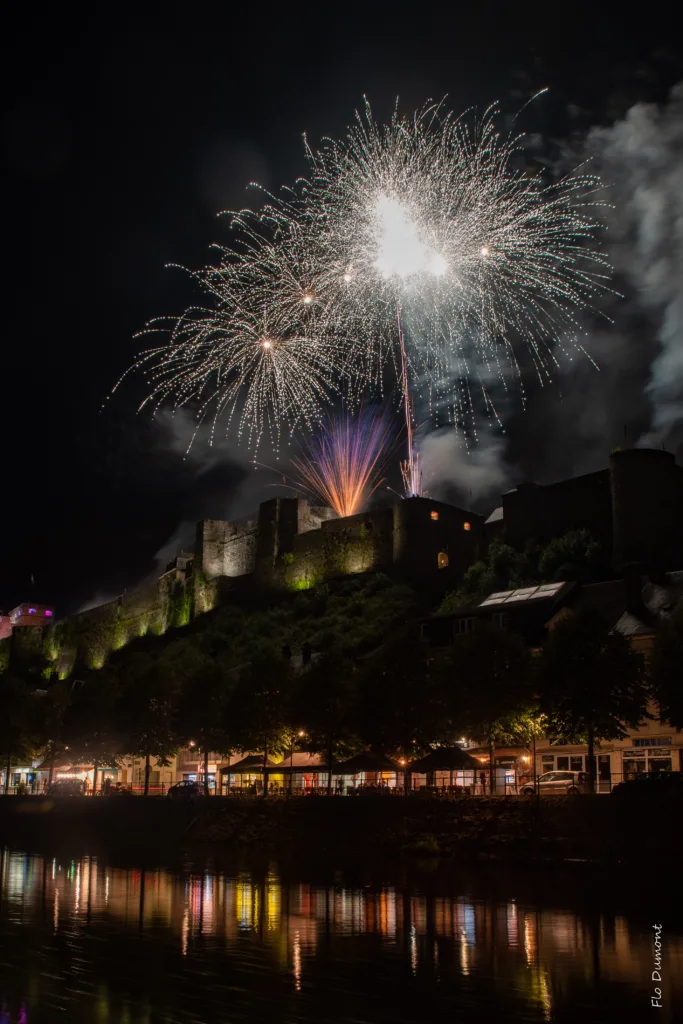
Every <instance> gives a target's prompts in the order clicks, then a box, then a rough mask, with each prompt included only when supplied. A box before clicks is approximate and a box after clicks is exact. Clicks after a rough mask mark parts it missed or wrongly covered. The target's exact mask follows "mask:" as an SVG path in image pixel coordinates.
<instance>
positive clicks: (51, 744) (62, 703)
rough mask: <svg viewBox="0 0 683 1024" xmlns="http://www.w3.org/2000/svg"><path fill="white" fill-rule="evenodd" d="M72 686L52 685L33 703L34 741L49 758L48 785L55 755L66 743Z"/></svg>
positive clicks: (40, 693)
mask: <svg viewBox="0 0 683 1024" xmlns="http://www.w3.org/2000/svg"><path fill="white" fill-rule="evenodd" d="M72 686H73V684H72V683H67V682H64V681H61V682H55V683H52V684H51V685H50V686H48V688H47V690H46V691H38V694H37V696H38V699H37V700H36V701H35V706H34V712H35V715H34V718H35V732H36V741H37V743H38V745H39V747H40V748H41V749H44V750H45V751H46V752H47V753H48V755H49V758H50V772H49V776H48V783H51V782H52V775H53V771H54V759H55V754H56V752H57V750H59V749H60V747H63V746H64V743H65V742H66V741H65V739H64V735H65V720H66V717H67V715H68V713H69V707H70V703H71V699H72V693H71V691H72Z"/></svg>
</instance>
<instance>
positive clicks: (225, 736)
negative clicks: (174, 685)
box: [175, 656, 235, 796]
mask: <svg viewBox="0 0 683 1024" xmlns="http://www.w3.org/2000/svg"><path fill="white" fill-rule="evenodd" d="M229 703H230V682H229V676H228V674H227V673H226V671H225V670H224V669H223V666H222V665H221V663H220V662H218V661H216V660H215V659H212V658H209V657H206V656H198V657H197V659H196V662H195V664H194V665H193V666H192V668H191V670H190V671H189V672H187V673H186V674H184V677H183V679H182V680H181V682H180V687H179V690H178V695H177V700H176V705H175V716H176V725H175V733H176V735H177V737H178V739H179V740H180V742H181V743H188V742H192V741H193V742H195V743H196V744H197V745H198V747H199V748H200V750H201V751H202V755H203V759H204V795H205V796H208V795H209V777H208V772H209V752H210V751H214V752H215V753H218V754H228V753H230V751H231V750H232V748H233V746H234V742H235V729H234V725H233V723H232V722H231V717H230V714H229ZM231 726H232V728H231Z"/></svg>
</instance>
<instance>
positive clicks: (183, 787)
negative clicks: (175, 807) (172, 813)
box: [167, 780, 204, 800]
mask: <svg viewBox="0 0 683 1024" xmlns="http://www.w3.org/2000/svg"><path fill="white" fill-rule="evenodd" d="M203 793H204V791H203V789H202V787H201V786H200V785H199V783H198V782H190V781H188V780H184V781H183V782H176V784H175V786H171V788H170V789H169V791H168V794H167V795H168V796H169V797H170V798H171V800H196V799H197V798H198V797H200V796H203Z"/></svg>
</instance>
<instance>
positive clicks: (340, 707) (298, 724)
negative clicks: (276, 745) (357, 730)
mask: <svg viewBox="0 0 683 1024" xmlns="http://www.w3.org/2000/svg"><path fill="white" fill-rule="evenodd" d="M355 700H356V686H355V678H354V669H353V663H352V662H351V661H349V660H348V659H347V658H345V657H343V655H341V654H339V653H335V654H333V653H329V654H327V655H325V656H324V657H322V658H320V659H319V660H317V661H315V662H312V663H310V665H309V667H308V668H307V669H305V670H304V671H303V672H302V673H301V674H300V675H299V677H298V678H297V679H296V681H295V683H294V687H293V700H292V705H291V712H290V718H291V722H292V725H293V726H294V727H295V728H302V729H303V730H304V731H305V733H306V746H307V747H308V749H309V750H311V751H312V752H314V753H319V754H322V755H323V756H324V758H325V763H326V764H327V769H328V775H327V792H328V795H329V794H330V793H331V792H332V765H333V763H334V761H335V760H336V759H338V758H339V757H347V756H348V755H349V754H351V753H352V752H353V751H354V749H355V747H356V743H355V742H354V740H355V736H354V732H353V727H354V717H353V712H354V710H355Z"/></svg>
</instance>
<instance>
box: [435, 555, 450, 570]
mask: <svg viewBox="0 0 683 1024" xmlns="http://www.w3.org/2000/svg"><path fill="white" fill-rule="evenodd" d="M436 562H437V565H438V566H439V569H445V568H447V566H448V555H447V554H446V552H445V551H439V554H438V555H437V559H436Z"/></svg>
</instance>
